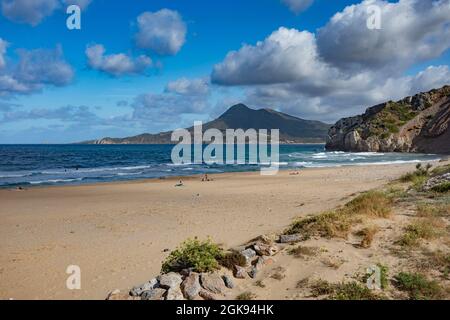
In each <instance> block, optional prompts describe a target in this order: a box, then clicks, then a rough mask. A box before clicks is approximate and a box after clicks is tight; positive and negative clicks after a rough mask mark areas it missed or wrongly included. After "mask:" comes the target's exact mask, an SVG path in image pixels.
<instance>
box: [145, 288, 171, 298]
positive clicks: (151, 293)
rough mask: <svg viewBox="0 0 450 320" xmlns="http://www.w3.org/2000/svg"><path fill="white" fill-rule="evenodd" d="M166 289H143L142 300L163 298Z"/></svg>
mask: <svg viewBox="0 0 450 320" xmlns="http://www.w3.org/2000/svg"><path fill="white" fill-rule="evenodd" d="M165 293H166V290H164V289H162V288H155V289H151V290H147V291H144V292H143V293H142V294H141V299H142V300H164V295H165Z"/></svg>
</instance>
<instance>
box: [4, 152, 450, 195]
mask: <svg viewBox="0 0 450 320" xmlns="http://www.w3.org/2000/svg"><path fill="white" fill-rule="evenodd" d="M437 156H442V158H440V159H436V160H428V161H420V160H411V161H407V160H405V161H403V160H399V161H391V162H370V163H355V164H336V165H329V166H316V167H314V166H311V167H302V166H298V167H294V166H293V167H289V166H284V165H283V166H280V167H279V172H287V171H306V170H321V169H337V168H348V167H371V166H374V167H375V166H390V165H414V164H417V163H422V162H427V163H439V162H442V161H448V159H447V158H446V157H445V155H437ZM260 172H261V171H260V169H255V170H247V171H225V172H217V173H198V174H191V175H189V174H186V175H178V176H162V177H155V178H130V179H123V180H115V181H104V182H102V181H98V182H87V183H83V182H80V183H62V184H45V183H43V184H32V183H28V184H19V185H14V186H8V185H5V186H0V191H1V190H9V191H17V189H18V188H23V190H31V189H36V188H59V187H76V186H96V185H111V184H129V183H148V182H156V181H176V180H192V179H196V178H201V177H202V176H204V175H205V174H207V175H209V176H222V175H227V174H260ZM19 191H20V190H19Z"/></svg>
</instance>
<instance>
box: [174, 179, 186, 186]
mask: <svg viewBox="0 0 450 320" xmlns="http://www.w3.org/2000/svg"><path fill="white" fill-rule="evenodd" d="M182 186H184V184H183V181H182V180H180V182H179V183H177V184H176V185H175V187H182Z"/></svg>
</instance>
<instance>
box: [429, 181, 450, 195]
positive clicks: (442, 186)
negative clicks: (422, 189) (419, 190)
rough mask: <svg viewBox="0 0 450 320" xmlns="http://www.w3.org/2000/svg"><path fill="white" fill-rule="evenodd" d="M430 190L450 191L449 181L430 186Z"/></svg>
mask: <svg viewBox="0 0 450 320" xmlns="http://www.w3.org/2000/svg"><path fill="white" fill-rule="evenodd" d="M431 190H432V191H434V192H439V193H445V192H449V191H450V182H449V181H447V182H444V183H441V184H439V185H437V186H434V187H433V188H431Z"/></svg>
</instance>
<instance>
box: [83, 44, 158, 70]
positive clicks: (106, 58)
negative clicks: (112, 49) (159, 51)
mask: <svg viewBox="0 0 450 320" xmlns="http://www.w3.org/2000/svg"><path fill="white" fill-rule="evenodd" d="M105 51H106V50H105V48H104V46H103V45H101V44H96V45H92V46H88V47H87V49H86V56H87V58H88V65H89V66H90V67H91V68H92V69H95V70H99V71H102V72H105V73H107V74H109V75H112V76H116V77H118V76H122V75H132V74H143V73H145V71H146V69H147V68H148V67H149V66H151V65H152V60H151V59H150V58H149V57H147V56H145V55H140V56H139V57H137V58H132V57H130V56H128V55H126V54H123V53H118V54H110V55H105Z"/></svg>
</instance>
